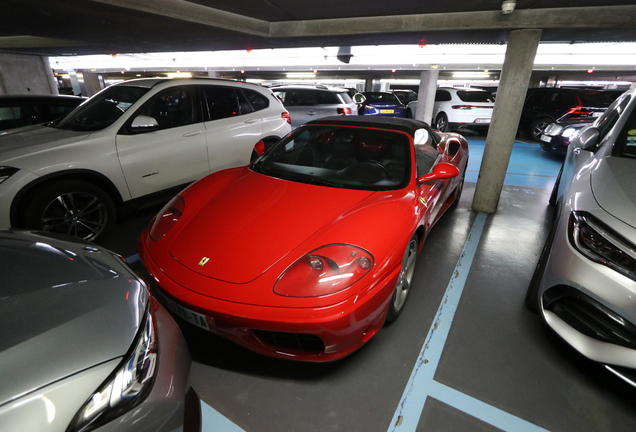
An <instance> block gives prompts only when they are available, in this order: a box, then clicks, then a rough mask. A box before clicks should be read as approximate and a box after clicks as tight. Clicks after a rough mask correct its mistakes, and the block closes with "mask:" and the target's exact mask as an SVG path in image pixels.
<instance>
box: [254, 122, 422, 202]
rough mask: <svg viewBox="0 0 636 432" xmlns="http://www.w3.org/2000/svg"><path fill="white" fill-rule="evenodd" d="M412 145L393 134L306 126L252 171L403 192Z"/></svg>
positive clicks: (409, 164) (288, 138)
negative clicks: (401, 190) (400, 190)
mask: <svg viewBox="0 0 636 432" xmlns="http://www.w3.org/2000/svg"><path fill="white" fill-rule="evenodd" d="M410 145H411V141H410V140H409V138H408V136H407V135H405V134H403V133H399V132H391V131H380V130H373V129H366V128H351V127H337V126H305V127H302V128H299V129H297V130H296V131H295V132H294V133H292V134H291V135H290V136H288V137H287V138H285V139H284V140H282V141H281V142H279V143H278V144H277V145H276V147H274V148H273V149H272V150H271V151H270V152H268V153H267V154H265V155H264V156H262V157H261V158H259V159H258V160H257V161H256V162H255V163H254V164H253V165H252V169H253V170H255V171H258V172H261V173H262V174H265V175H269V176H272V177H277V178H282V179H285V180H291V181H296V182H301V183H311V184H317V185H322V186H332V187H340V188H347V189H362V190H373V191H377V190H393V189H400V188H403V187H405V186H406V185H407V184H408V182H409V178H410V173H411V151H410Z"/></svg>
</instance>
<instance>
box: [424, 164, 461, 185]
mask: <svg viewBox="0 0 636 432" xmlns="http://www.w3.org/2000/svg"><path fill="white" fill-rule="evenodd" d="M458 175H459V170H458V169H457V167H456V166H455V165H451V164H449V163H445V162H442V163H438V164H437V165H435V166H434V167H433V171H431V172H430V173H428V174H424V175H423V176H421V177H420V178H418V179H417V181H418V182H419V183H424V182H427V181H430V180H443V179H449V178H453V177H457V176H458Z"/></svg>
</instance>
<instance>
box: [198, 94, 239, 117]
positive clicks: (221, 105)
mask: <svg viewBox="0 0 636 432" xmlns="http://www.w3.org/2000/svg"><path fill="white" fill-rule="evenodd" d="M203 94H204V95H205V100H206V103H207V107H208V113H209V115H210V120H220V119H224V118H228V117H234V116H237V115H239V113H240V110H239V102H238V98H237V96H236V93H235V91H234V88H232V87H221V86H218V87H217V86H205V87H203Z"/></svg>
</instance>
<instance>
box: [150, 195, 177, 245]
mask: <svg viewBox="0 0 636 432" xmlns="http://www.w3.org/2000/svg"><path fill="white" fill-rule="evenodd" d="M184 209H185V202H184V201H183V198H181V197H180V196H179V195H177V196H176V197H174V198H173V199H172V200H171V201H170V202H169V203H168V204H166V205H165V206H164V208H162V209H161V211H160V212H159V213H157V216H155V219H154V220H153V221H152V225H151V226H150V238H151V239H153V240H154V241H157V240H159V239H161V238H162V237H163V236H165V235H166V234H168V231H170V230H171V229H172V227H173V226H174V225H175V224H176V223H177V221H178V220H179V218H181V215H182V214H183V210H184Z"/></svg>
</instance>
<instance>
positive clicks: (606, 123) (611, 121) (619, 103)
mask: <svg viewBox="0 0 636 432" xmlns="http://www.w3.org/2000/svg"><path fill="white" fill-rule="evenodd" d="M630 99H631V96H630V95H625V96H624V97H619V98H618V99H616V100H615V101H614V102H613V103H612V105H610V107H609V108H608V109H607V110H605V112H604V113H603V115H601V116H600V117H599V118H598V120H596V122H595V123H594V126H595V127H596V128H597V129H598V131H599V138H598V143H599V144H600V143H601V141H603V138H605V136H606V135H607V134H608V133H609V131H610V130H612V128H613V127H614V125H615V124H616V122H617V121H618V119H619V118H620V116H621V115H622V114H623V112H624V111H625V108H626V107H627V104H628V103H629V100H630Z"/></svg>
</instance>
